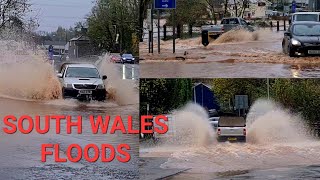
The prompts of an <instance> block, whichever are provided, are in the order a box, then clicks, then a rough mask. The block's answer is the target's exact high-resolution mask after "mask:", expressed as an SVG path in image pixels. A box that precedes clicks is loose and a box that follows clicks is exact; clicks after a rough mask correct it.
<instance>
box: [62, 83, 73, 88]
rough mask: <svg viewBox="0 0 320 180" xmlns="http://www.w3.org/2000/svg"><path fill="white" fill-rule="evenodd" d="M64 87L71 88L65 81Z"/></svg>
mask: <svg viewBox="0 0 320 180" xmlns="http://www.w3.org/2000/svg"><path fill="white" fill-rule="evenodd" d="M64 87H65V88H73V86H72V84H68V83H65V84H64Z"/></svg>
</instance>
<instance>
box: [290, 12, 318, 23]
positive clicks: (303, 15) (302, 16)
mask: <svg viewBox="0 0 320 180" xmlns="http://www.w3.org/2000/svg"><path fill="white" fill-rule="evenodd" d="M295 21H318V22H319V21H320V12H297V13H293V14H292V16H291V22H295Z"/></svg>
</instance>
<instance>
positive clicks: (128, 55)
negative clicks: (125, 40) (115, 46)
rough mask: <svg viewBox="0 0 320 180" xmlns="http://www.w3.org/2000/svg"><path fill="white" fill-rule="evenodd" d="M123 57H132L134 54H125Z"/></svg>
mask: <svg viewBox="0 0 320 180" xmlns="http://www.w3.org/2000/svg"><path fill="white" fill-rule="evenodd" d="M123 57H128V58H131V57H132V54H124V55H123Z"/></svg>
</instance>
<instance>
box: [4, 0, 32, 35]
mask: <svg viewBox="0 0 320 180" xmlns="http://www.w3.org/2000/svg"><path fill="white" fill-rule="evenodd" d="M30 6H31V4H30V3H29V0H0V29H3V28H5V27H6V26H10V24H12V23H18V24H21V23H22V22H23V17H24V16H25V15H26V13H27V12H28V11H29V10H30Z"/></svg>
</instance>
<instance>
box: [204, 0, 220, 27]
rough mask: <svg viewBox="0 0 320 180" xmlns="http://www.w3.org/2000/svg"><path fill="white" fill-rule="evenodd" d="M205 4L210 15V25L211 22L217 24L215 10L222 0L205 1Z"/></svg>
mask: <svg viewBox="0 0 320 180" xmlns="http://www.w3.org/2000/svg"><path fill="white" fill-rule="evenodd" d="M205 2H206V3H207V5H208V8H209V10H210V13H211V16H212V17H211V23H212V20H213V21H214V24H217V17H216V8H220V7H221V5H222V4H223V0H205Z"/></svg>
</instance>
